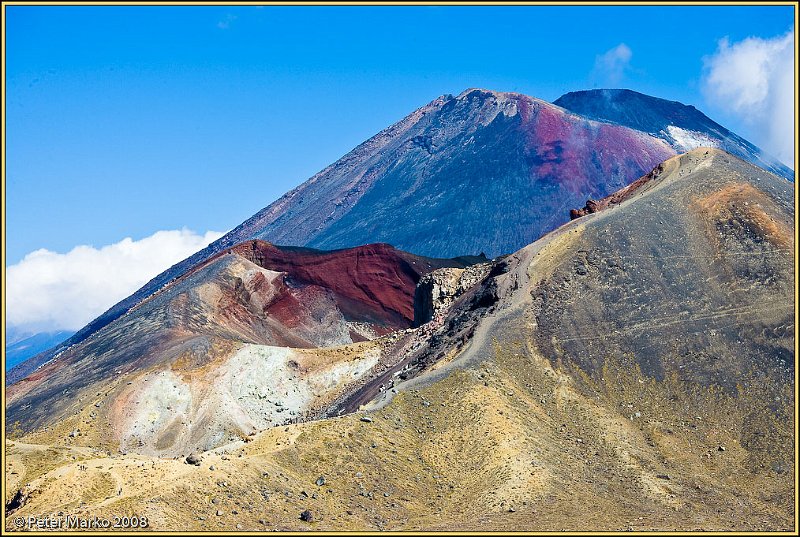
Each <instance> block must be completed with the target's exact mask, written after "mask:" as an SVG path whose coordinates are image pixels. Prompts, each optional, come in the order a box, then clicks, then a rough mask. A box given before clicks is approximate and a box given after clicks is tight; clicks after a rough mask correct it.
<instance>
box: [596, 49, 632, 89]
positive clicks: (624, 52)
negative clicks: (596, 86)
mask: <svg viewBox="0 0 800 537" xmlns="http://www.w3.org/2000/svg"><path fill="white" fill-rule="evenodd" d="M632 57H633V52H632V51H631V49H630V47H628V45H626V44H625V43H620V44H619V45H617V46H616V47H614V48H612V49H611V50H608V51H606V52H605V53H603V54H600V55H598V56H597V57H596V58H595V60H594V69H593V70H592V75H591V78H592V80H593V81H594V82H595V83H598V82H599V83H600V84H602V85H604V86H616V85H617V84H619V83H620V82H622V79H623V78H624V77H625V72H626V71H627V70H628V68H629V67H630V63H631V58H632Z"/></svg>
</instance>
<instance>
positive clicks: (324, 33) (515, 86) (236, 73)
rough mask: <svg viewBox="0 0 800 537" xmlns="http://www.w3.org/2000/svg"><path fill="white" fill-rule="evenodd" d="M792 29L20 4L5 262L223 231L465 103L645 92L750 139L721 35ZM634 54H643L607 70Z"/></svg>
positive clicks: (748, 20) (671, 12) (691, 13)
mask: <svg viewBox="0 0 800 537" xmlns="http://www.w3.org/2000/svg"><path fill="white" fill-rule="evenodd" d="M793 17H794V16H793V8H792V7H787V6H784V7H774V6H773V7H766V6H765V7H722V6H714V7H700V6H692V7H671V6H664V7H655V6H648V7H609V6H600V7H575V6H561V7H542V6H533V7H531V6H515V7H500V6H498V7H479V6H472V7H452V6H438V7H408V6H406V7H387V6H373V7H298V6H295V7H285V6H284V7H280V6H278V7H255V6H249V7H233V6H211V7H207V6H194V7H168V6H144V7H142V6H139V7H124V6H113V7H110V6H105V7H101V6H97V7H78V6H75V7H73V6H58V7H48V6H6V31H7V37H6V40H7V41H6V54H7V56H6V68H7V73H6V88H7V101H6V112H7V115H6V128H7V133H8V136H7V146H6V147H7V163H6V164H7V167H6V173H7V175H6V189H7V198H6V228H5V229H6V247H7V250H6V253H7V260H6V264H7V266H8V265H13V264H16V263H18V262H19V261H20V260H21V259H22V258H23V257H24V256H25V255H26V254H28V253H30V252H32V251H34V250H37V249H40V248H46V249H48V250H51V251H53V252H60V253H63V252H68V251H69V250H70V249H72V248H73V247H75V246H77V245H92V246H94V247H96V248H100V247H102V246H104V245H110V244H113V243H117V242H118V241H120V240H122V239H123V238H125V237H131V238H132V239H133V240H134V241H137V240H140V239H142V238H144V237H147V236H150V235H152V234H153V233H155V232H157V231H159V230H179V229H182V228H188V229H190V230H194V231H196V232H198V233H199V234H203V233H205V232H206V231H208V230H215V231H226V230H228V229H231V228H232V227H234V226H235V225H237V224H238V223H240V222H241V221H243V220H244V219H245V218H247V217H249V216H250V215H252V214H253V213H255V212H256V211H258V210H259V209H261V208H262V207H264V206H266V205H268V204H269V203H270V202H272V201H273V200H274V199H276V198H277V197H279V196H280V195H281V194H283V193H284V192H285V191H287V190H288V189H290V188H292V187H294V186H296V185H298V184H300V183H301V182H303V181H304V180H305V179H307V178H308V177H310V176H311V175H312V174H314V173H315V172H317V171H319V170H320V169H321V168H323V167H324V166H326V165H327V164H330V163H331V162H333V161H334V160H336V159H337V158H339V157H341V156H342V155H343V154H345V153H346V152H347V151H349V150H350V149H352V148H353V147H354V146H355V145H357V144H358V143H360V142H361V141H363V140H365V139H366V138H368V137H369V136H371V135H372V134H374V133H376V132H378V131H379V130H381V129H383V128H384V127H386V126H388V125H390V124H391V123H393V122H395V121H397V120H399V119H400V118H402V117H403V116H405V115H406V114H408V113H409V112H411V111H412V110H414V109H415V108H417V107H419V106H421V105H423V104H425V103H427V102H429V101H431V100H432V99H434V98H435V97H437V96H438V95H441V94H444V93H454V94H457V93H460V92H461V91H462V90H464V89H466V88H468V87H486V88H491V89H496V90H504V91H518V92H522V93H526V94H529V95H533V96H536V97H540V98H543V99H547V100H554V99H556V98H557V97H558V96H560V95H561V94H563V93H565V92H567V91H572V90H578V89H585V88H589V87H606V86H609V85H611V86H618V87H628V88H631V89H634V90H638V91H642V92H644V93H648V94H651V95H655V96H659V97H664V98H668V99H674V100H679V101H682V102H684V103H687V104H694V105H696V106H697V107H698V108H700V109H701V110H704V111H706V112H707V113H708V114H709V115H710V116H711V117H712V118H714V119H717V120H718V121H721V122H723V123H724V124H725V125H726V126H729V127H731V128H733V130H735V131H737V132H739V133H740V134H742V135H744V136H745V137H750V138H751V139H752V138H753V136H749V134H750V132H748V129H751V127H750V126H748V125H746V124H745V123H744V122H743V121H740V119H741V117H740V116H737V115H735V114H731V115H727V114H726V113H725V109H724V108H722V107H720V106H719V103H716V104H709V103H708V102H706V97H707V96H706V97H704V95H703V93H702V91H701V88H700V80H701V76H702V73H703V66H704V63H703V58H704V57H707V56H709V55H712V54H714V53H715V51H717V49H718V42H719V40H720V39H722V38H724V37H727V38H728V39H729V41H730V42H731V43H735V42H738V41H741V40H743V39H745V38H748V37H760V38H764V39H769V38H774V37H776V36H780V35H784V34H786V33H787V32H789V31H791V30H792V29H793V20H794V18H793ZM621 44H624V45H625V47H627V48H628V49H629V51H630V58H628V60H627V61H624V62H623V63H622V64H621V65H618V66H617V67H616V72H614V73H611V72H605V71H604V70H603V69H599V70H598V61H599V60H598V58H599V57H601V56H602V55H603V54H606V53H607V52H608V51H611V50H614V49H615V47H619V46H620V45H621ZM617 50H618V49H617ZM751 130H752V129H751ZM754 133H755V134H757V132H755V131H754ZM753 141H755V142H756V143H758V140H753Z"/></svg>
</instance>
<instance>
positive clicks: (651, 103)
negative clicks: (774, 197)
mask: <svg viewBox="0 0 800 537" xmlns="http://www.w3.org/2000/svg"><path fill="white" fill-rule="evenodd" d="M553 104H556V105H558V106H561V107H562V108H566V109H567V110H570V111H571V112H574V113H576V114H581V115H583V116H586V117H589V118H592V119H596V120H598V121H608V122H610V123H613V124H616V125H625V126H626V127H630V128H632V129H636V130H639V131H642V132H647V133H650V134H652V135H653V136H656V137H658V138H661V139H662V140H664V141H666V142H667V143H668V144H670V145H671V146H672V147H673V148H674V149H675V150H676V151H677V152H678V153H684V152H686V151H690V150H692V149H696V148H698V147H716V148H719V149H722V150H723V151H726V152H728V153H731V154H732V155H736V156H737V157H739V158H741V159H744V160H746V161H748V162H750V163H752V164H755V165H756V166H759V167H761V168H764V169H765V170H767V171H770V172H772V173H774V174H776V175H780V176H782V177H784V178H786V179H789V180H790V181H793V180H794V172H793V171H792V170H791V169H790V168H788V167H787V166H785V165H783V164H782V163H780V162H779V161H778V160H777V159H775V158H774V157H771V156H769V155H766V154H765V153H764V152H763V151H762V150H761V149H759V148H758V147H756V146H754V145H753V144H751V143H750V142H748V141H747V140H745V139H743V138H742V137H740V136H738V135H736V134H735V133H733V132H731V131H729V130H728V129H726V128H725V127H723V126H722V125H719V124H718V123H716V122H714V121H712V120H711V119H709V118H708V117H707V116H706V115H705V114H703V113H702V112H700V111H699V110H697V109H696V108H695V107H694V106H687V105H685V104H682V103H679V102H677V101H667V100H665V99H659V98H657V97H650V96H649V95H644V94H641V93H638V92H635V91H631V90H625V89H620V90H613V89H596V90H586V91H574V92H570V93H567V94H565V95H562V96H561V97H559V98H558V99H556V100H555V101H554V102H553Z"/></svg>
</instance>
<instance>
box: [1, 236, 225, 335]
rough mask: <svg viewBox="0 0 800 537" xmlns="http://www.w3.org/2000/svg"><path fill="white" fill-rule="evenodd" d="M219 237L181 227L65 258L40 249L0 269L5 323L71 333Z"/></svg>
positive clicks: (83, 250) (78, 249) (86, 248)
mask: <svg viewBox="0 0 800 537" xmlns="http://www.w3.org/2000/svg"><path fill="white" fill-rule="evenodd" d="M221 236H222V233H219V232H216V231H208V232H206V233H205V234H204V235H198V234H196V233H194V232H192V231H189V230H187V229H183V230H172V231H158V232H156V233H154V234H153V235H150V236H149V237H145V238H143V239H141V240H138V241H134V240H132V239H130V238H125V239H123V240H121V241H119V242H117V243H115V244H111V245H108V246H103V247H102V248H99V249H98V248H94V247H92V246H76V247H75V248H73V249H72V250H71V251H70V252H68V253H66V254H60V253H56V252H51V251H49V250H45V249H41V250H36V251H35V252H31V253H29V254H28V255H26V256H25V258H24V259H22V261H20V262H19V263H17V264H16V265H12V266H10V267H8V269H7V271H6V323H7V324H8V325H10V326H18V327H19V326H24V327H27V328H30V329H33V330H36V331H50V330H77V329H79V328H82V327H83V326H84V325H86V323H88V322H89V321H91V320H92V319H94V318H95V317H97V316H98V315H100V314H101V313H103V312H104V311H105V310H107V309H108V308H109V307H111V306H113V305H114V304H116V303H117V302H119V301H120V300H122V299H123V298H125V297H127V296H128V295H130V294H131V293H133V292H134V291H136V290H137V289H139V288H140V287H141V286H142V285H144V284H145V283H147V282H148V281H149V280H150V279H152V278H153V277H155V276H157V275H158V274H159V273H161V272H162V271H164V270H165V269H167V268H169V267H170V266H172V265H174V264H175V263H177V262H179V261H182V260H183V259H185V258H186V257H188V256H190V255H191V254H193V253H195V252H196V251H198V250H200V249H201V248H203V247H205V246H207V245H208V244H209V243H211V242H212V241H214V240H216V239H218V238H219V237H221Z"/></svg>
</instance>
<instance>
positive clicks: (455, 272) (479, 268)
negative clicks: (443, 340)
mask: <svg viewBox="0 0 800 537" xmlns="http://www.w3.org/2000/svg"><path fill="white" fill-rule="evenodd" d="M491 268H492V266H491V264H489V263H483V264H477V265H472V266H470V267H467V268H465V269H458V268H443V269H438V270H434V271H432V272H429V273H428V274H426V275H424V276H423V277H422V278H420V280H419V283H417V288H416V290H415V291H414V326H421V325H423V324H425V323H427V322H429V321H431V320H432V319H433V318H435V317H437V316H438V315H441V314H443V313H444V312H446V311H447V310H448V309H449V308H450V306H451V305H452V304H453V302H454V301H455V300H456V298H458V297H459V296H461V295H462V294H464V292H465V291H467V290H468V289H471V288H472V287H473V286H475V285H476V284H477V283H478V282H480V281H481V280H482V279H483V278H485V277H486V275H487V274H489V271H490V270H491Z"/></svg>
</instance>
